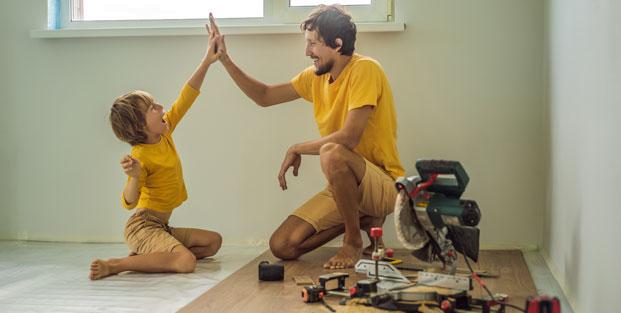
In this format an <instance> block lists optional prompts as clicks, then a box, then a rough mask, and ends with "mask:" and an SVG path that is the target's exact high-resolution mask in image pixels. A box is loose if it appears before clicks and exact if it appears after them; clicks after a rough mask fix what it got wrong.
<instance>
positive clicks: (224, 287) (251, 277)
mask: <svg viewBox="0 0 621 313" xmlns="http://www.w3.org/2000/svg"><path fill="white" fill-rule="evenodd" d="M336 249H337V248H330V247H323V248H320V249H317V250H315V251H313V252H311V253H309V254H306V255H304V256H302V257H301V258H300V259H299V260H296V261H286V262H285V261H279V260H277V259H276V258H275V257H274V256H272V254H271V253H270V252H269V251H266V252H265V253H263V254H262V255H260V256H259V257H257V258H256V259H254V260H253V261H251V262H250V263H248V264H247V265H245V266H244V267H242V268H241V269H239V270H238V271H237V272H235V273H233V274H232V275H231V276H229V277H228V278H226V279H225V280H223V281H222V282H220V283H219V284H218V285H216V286H215V287H213V288H211V289H210V290H208V291H207V292H205V293H204V294H202V295H201V296H200V297H198V298H197V299H196V300H194V301H192V302H191V303H190V304H188V305H187V306H185V307H183V308H182V309H181V310H180V312H317V311H319V310H320V308H321V311H324V310H323V308H322V306H321V305H320V304H306V303H304V302H302V300H301V298H300V290H301V287H300V286H297V285H296V284H295V282H294V281H293V277H294V276H298V275H306V276H310V277H312V278H313V279H314V280H315V281H316V280H317V277H318V276H319V275H322V274H325V273H329V272H334V271H328V270H324V269H323V268H322V264H323V263H324V262H325V261H326V260H327V259H328V258H329V257H331V256H332V255H334V253H335V252H336V251H337V250H336ZM395 255H396V257H398V258H401V259H402V260H404V262H406V263H408V264H421V265H424V264H423V263H421V262H418V261H416V260H415V259H414V258H413V257H412V256H411V255H410V254H409V253H408V252H407V251H405V250H397V251H396V252H395ZM261 261H270V263H274V262H277V263H281V264H284V265H285V279H284V281H282V282H261V281H259V280H258V264H259V262H261ZM460 261H462V262H463V260H461V259H460ZM472 265H473V267H474V268H475V269H478V270H487V271H490V272H492V273H498V274H500V277H499V278H486V279H484V280H485V281H486V283H487V285H488V287H489V288H490V289H491V291H492V292H494V293H504V294H507V295H509V302H510V303H512V304H515V305H518V306H520V307H523V306H524V302H525V299H526V297H527V296H529V295H534V294H536V292H537V291H536V288H535V285H534V283H533V280H532V278H531V276H530V273H529V271H528V267H527V266H526V263H525V262H524V258H523V256H522V253H521V252H520V251H518V250H493V251H481V253H480V258H479V262H478V263H473V264H472ZM459 266H460V267H465V264H462V263H461V262H460V265H459ZM339 271H340V272H347V273H349V274H350V277H349V278H348V279H347V282H346V283H347V287H350V286H353V285H355V283H356V281H357V280H359V279H364V278H366V277H365V275H362V274H358V273H355V272H354V271H353V269H349V270H339ZM403 273H404V274H409V273H411V272H406V271H404V272H403ZM475 285H476V284H475ZM483 293H484V291H483V290H482V289H481V288H480V287H479V286H475V288H474V289H473V290H472V291H471V294H472V295H473V296H475V297H479V296H481V295H483ZM328 302H329V303H330V304H331V305H332V306H334V307H338V304H336V303H337V302H338V299H337V298H333V297H330V298H329V300H328ZM325 312H327V310H325Z"/></svg>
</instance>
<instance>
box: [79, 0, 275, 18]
mask: <svg viewBox="0 0 621 313" xmlns="http://www.w3.org/2000/svg"><path fill="white" fill-rule="evenodd" d="M72 5H73V10H72V20H73V21H110V20H166V19H205V18H207V17H208V14H209V12H213V13H214V15H216V16H217V17H218V18H253V17H263V1H260V0H259V1H257V0H250V1H249V0H227V1H222V0H174V1H170V0H131V1H128V0H73V1H72Z"/></svg>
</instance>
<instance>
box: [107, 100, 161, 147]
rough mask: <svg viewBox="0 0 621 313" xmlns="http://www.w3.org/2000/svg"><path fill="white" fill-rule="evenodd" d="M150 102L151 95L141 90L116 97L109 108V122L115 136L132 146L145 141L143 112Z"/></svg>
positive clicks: (151, 102)
mask: <svg viewBox="0 0 621 313" xmlns="http://www.w3.org/2000/svg"><path fill="white" fill-rule="evenodd" d="M152 104H153V97H151V95H150V94H149V93H147V92H144V91H141V90H135V91H132V92H129V93H126V94H124V95H122V96H120V97H118V98H116V100H114V103H113V104H112V108H111V109H110V124H111V125H112V130H113V131H114V134H115V135H116V137H117V138H119V139H121V140H122V141H125V142H127V143H129V144H130V145H132V146H135V145H138V144H141V143H145V142H146V141H147V134H146V133H145V131H144V128H145V127H146V120H145V113H146V111H147V109H148V108H149V107H150V106H151V105H152Z"/></svg>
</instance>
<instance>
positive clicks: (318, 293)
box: [302, 285, 336, 312]
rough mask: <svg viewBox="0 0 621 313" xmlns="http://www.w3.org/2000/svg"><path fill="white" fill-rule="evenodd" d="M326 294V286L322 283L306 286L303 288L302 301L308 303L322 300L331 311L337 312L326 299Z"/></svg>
mask: <svg viewBox="0 0 621 313" xmlns="http://www.w3.org/2000/svg"><path fill="white" fill-rule="evenodd" d="M325 295H326V288H325V287H324V286H321V285H312V286H304V288H303V289H302V301H304V302H306V303H316V302H321V304H323V305H324V306H325V307H326V308H327V309H328V310H330V312H336V310H334V308H332V307H331V306H330V305H329V304H327V303H326V301H325V300H324V298H323V297H324V296H325Z"/></svg>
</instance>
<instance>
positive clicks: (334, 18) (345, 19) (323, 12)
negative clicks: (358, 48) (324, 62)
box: [300, 4, 356, 55]
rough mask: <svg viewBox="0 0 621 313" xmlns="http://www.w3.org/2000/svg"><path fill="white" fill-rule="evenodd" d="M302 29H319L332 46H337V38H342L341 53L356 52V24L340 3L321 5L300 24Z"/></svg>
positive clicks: (322, 36)
mask: <svg viewBox="0 0 621 313" xmlns="http://www.w3.org/2000/svg"><path fill="white" fill-rule="evenodd" d="M300 29H302V31H305V30H317V33H318V34H319V37H320V38H321V39H323V42H324V43H325V44H326V45H328V46H330V47H332V48H336V47H337V45H336V38H341V40H342V41H343V45H342V46H341V50H340V53H341V54H342V55H352V54H353V53H354V49H355V47H354V44H355V43H356V24H354V22H352V21H351V15H349V13H347V12H346V11H345V9H343V7H342V6H340V5H337V4H334V5H323V4H322V5H320V6H319V7H318V8H317V9H315V10H314V11H313V12H311V14H310V15H309V16H308V18H307V19H306V20H305V21H304V22H302V23H301V24H300Z"/></svg>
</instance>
